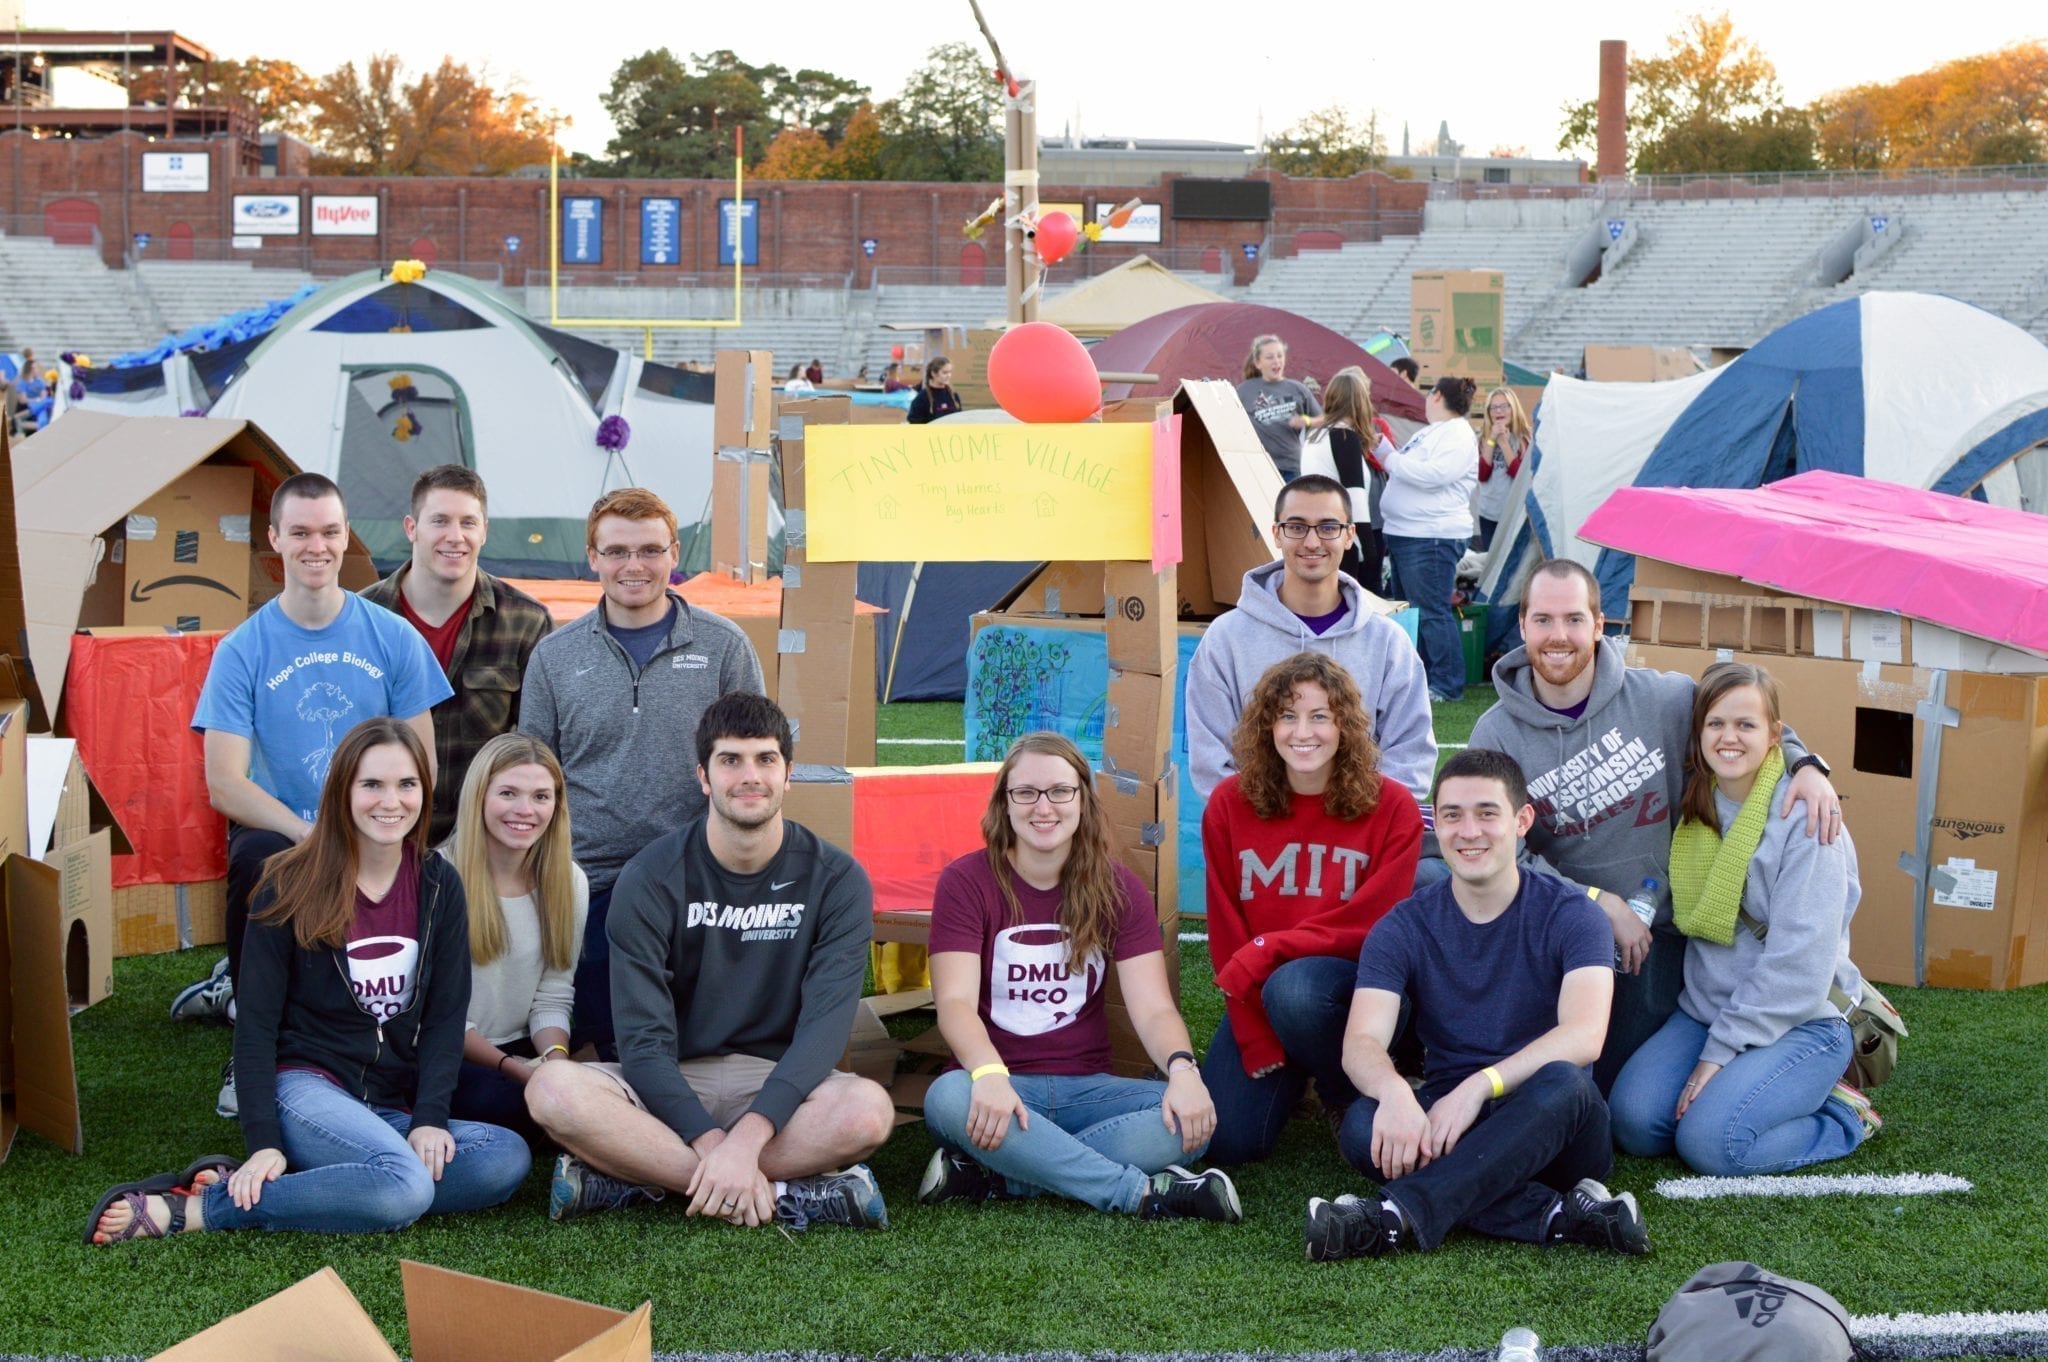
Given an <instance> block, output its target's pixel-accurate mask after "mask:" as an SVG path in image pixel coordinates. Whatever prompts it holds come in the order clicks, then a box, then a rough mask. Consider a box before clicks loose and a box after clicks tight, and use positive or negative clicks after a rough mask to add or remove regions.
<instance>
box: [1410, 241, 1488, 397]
mask: <svg viewBox="0 0 2048 1362" xmlns="http://www.w3.org/2000/svg"><path fill="white" fill-rule="evenodd" d="M1506 292H1507V284H1506V276H1505V275H1503V274H1502V273H1501V272H1500V271H1499V270H1417V271H1415V272H1414V274H1412V275H1410V276H1409V281H1408V312H1409V321H1408V353H1409V354H1410V355H1412V356H1414V358H1415V362H1416V363H1417V364H1418V365H1420V366H1421V367H1422V375H1421V383H1422V386H1423V387H1425V388H1426V387H1428V386H1429V385H1430V384H1432V383H1434V382H1436V381H1437V380H1438V379H1439V378H1448V377H1451V376H1454V375H1455V376H1458V377H1462V378H1469V379H1471V380H1472V381H1473V382H1474V383H1476V384H1478V385H1479V386H1480V387H1481V388H1488V387H1492V386H1494V385H1495V384H1498V383H1499V382H1500V381H1501V377H1502V375H1503V373H1504V370H1503V369H1502V368H1501V346H1502V344H1503V342H1504V341H1505V340H1506V331H1507V328H1506V325H1505V322H1504V320H1503V319H1504V317H1505V306H1506V304H1505V296H1506Z"/></svg>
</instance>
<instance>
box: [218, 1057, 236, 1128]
mask: <svg viewBox="0 0 2048 1362" xmlns="http://www.w3.org/2000/svg"><path fill="white" fill-rule="evenodd" d="M213 1114H214V1115H216V1116H223V1117H226V1118H227V1119H228V1120H230V1121H235V1120H239V1119H241V1115H242V1104H241V1103H240V1102H239V1101H237V1100H236V1098H235V1061H234V1057H233V1056H232V1055H231V1056H229V1057H228V1062H227V1063H225V1064H223V1065H221V1066H220V1096H218V1097H216V1098H214V1099H213Z"/></svg>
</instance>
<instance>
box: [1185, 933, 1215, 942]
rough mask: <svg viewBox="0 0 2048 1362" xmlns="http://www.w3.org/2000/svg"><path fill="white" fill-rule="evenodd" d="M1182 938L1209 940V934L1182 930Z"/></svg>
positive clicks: (1186, 939) (1187, 939)
mask: <svg viewBox="0 0 2048 1362" xmlns="http://www.w3.org/2000/svg"><path fill="white" fill-rule="evenodd" d="M1180 939H1181V940H1183V941H1207V940H1208V939H1209V934H1208V933H1207V932H1182V933H1181V934H1180Z"/></svg>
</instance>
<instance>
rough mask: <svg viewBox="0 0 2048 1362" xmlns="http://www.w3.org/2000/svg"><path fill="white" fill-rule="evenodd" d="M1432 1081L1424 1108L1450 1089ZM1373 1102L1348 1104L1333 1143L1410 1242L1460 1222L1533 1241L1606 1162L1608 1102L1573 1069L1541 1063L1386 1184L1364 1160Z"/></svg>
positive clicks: (1436, 1240)
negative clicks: (1436, 1153)
mask: <svg viewBox="0 0 2048 1362" xmlns="http://www.w3.org/2000/svg"><path fill="white" fill-rule="evenodd" d="M1455 1086H1456V1084H1453V1083H1443V1084H1441V1085H1430V1086H1426V1087H1424V1088H1423V1090H1422V1092H1421V1093H1420V1094H1419V1098H1420V1100H1421V1102H1422V1107H1423V1110H1425V1111H1427V1110H1428V1109H1429V1108H1430V1107H1432V1106H1434V1105H1435V1104H1436V1102H1437V1101H1438V1099H1440V1098H1442V1097H1443V1096H1444V1095H1445V1094H1446V1093H1448V1092H1450V1090H1451V1089H1452V1088H1453V1087H1455ZM1378 1111H1379V1103H1377V1102H1375V1101H1373V1100H1372V1099H1371V1098H1369V1097H1361V1098H1359V1099H1358V1100H1357V1101H1356V1102H1353V1103H1352V1104H1351V1110H1350V1112H1349V1113H1347V1114H1346V1115H1345V1117H1344V1126H1343V1129H1341V1130H1340V1131H1338V1133H1337V1147H1338V1148H1339V1149H1340V1150H1341V1151H1342V1152H1343V1154H1344V1157H1345V1159H1346V1160H1347V1161H1348V1162H1349V1163H1350V1164H1351V1166H1352V1167H1353V1168H1356V1169H1357V1170H1358V1171H1359V1172H1361V1173H1363V1174H1365V1175H1366V1176H1367V1177H1369V1178H1371V1179H1372V1180H1373V1181H1374V1182H1377V1183H1379V1184H1380V1194H1381V1195H1382V1196H1384V1197H1385V1198H1386V1199H1387V1200H1389V1201H1392V1202H1393V1203H1394V1204H1395V1205H1396V1206H1398V1207H1400V1208H1401V1215H1402V1218H1403V1219H1405V1220H1406V1221H1407V1222H1408V1228H1409V1231H1410V1232H1411V1233H1412V1234H1413V1235H1414V1236H1415V1242H1416V1243H1417V1244H1418V1245H1420V1246H1421V1247H1422V1248H1425V1249H1433V1248H1435V1247H1436V1246H1437V1245H1439V1244H1441V1243H1443V1241H1444V1237H1445V1236H1446V1235H1448V1234H1449V1233H1450V1232H1451V1230H1452V1229H1453V1228H1454V1227H1455V1226H1458V1225H1463V1226H1464V1227H1465V1228H1467V1229H1470V1230H1476V1231H1478V1232H1479V1233H1481V1234H1486V1235H1491V1236H1493V1237H1494V1238H1496V1239H1514V1240H1519V1241H1520V1242H1522V1243H1525V1244H1540V1243H1542V1242H1543V1239H1544V1230H1545V1229H1546V1228H1548V1225H1549V1220H1550V1208H1551V1207H1552V1206H1554V1205H1556V1204H1557V1199H1558V1196H1559V1194H1560V1193H1563V1192H1568V1191H1570V1190H1571V1189H1572V1187H1573V1185H1574V1184H1576V1183H1577V1182H1578V1181H1579V1179H1581V1178H1604V1177H1606V1176H1607V1173H1608V1170H1609V1169H1611V1168H1612V1167H1613V1166H1614V1144H1613V1141H1612V1140H1611V1139H1610V1138H1609V1136H1608V1128H1607V1103H1605V1102H1604V1101H1602V1100H1601V1099H1600V1093H1599V1090H1598V1089H1596V1088H1595V1087H1594V1086H1593V1079H1592V1076H1591V1075H1590V1074H1588V1073H1587V1072H1586V1071H1585V1070H1584V1069H1581V1068H1580V1067H1578V1066H1577V1065H1576V1064H1566V1063H1564V1062H1562V1061H1559V1062H1557V1063H1553V1064H1546V1065H1544V1066H1543V1067H1542V1068H1540V1069H1538V1070H1537V1071H1536V1072H1535V1073H1533V1074H1531V1075H1530V1076H1529V1079H1528V1081H1527V1082H1525V1083H1523V1084H1522V1086H1520V1087H1519V1088H1516V1089H1515V1090H1514V1091H1513V1092H1511V1093H1509V1094H1508V1095H1507V1096H1505V1097H1502V1098H1500V1099H1498V1100H1495V1101H1488V1102H1487V1103H1486V1105H1484V1106H1483V1107H1481V1108H1480V1109H1479V1118H1478V1119H1477V1120H1475V1121H1474V1122H1473V1123H1472V1127H1471V1129H1469V1130H1467V1131H1466V1132H1465V1136H1464V1138H1463V1139H1461V1140H1459V1141H1458V1144H1457V1147H1456V1148H1455V1149H1453V1150H1451V1152H1450V1153H1448V1154H1446V1155H1444V1156H1443V1157H1442V1158H1440V1159H1436V1160H1434V1161H1432V1162H1430V1163H1428V1164H1425V1165H1423V1166H1422V1167H1421V1168H1418V1169H1416V1170H1415V1171H1414V1172H1412V1173H1410V1174H1408V1175H1407V1176H1406V1177H1400V1178H1393V1179H1389V1178H1387V1177H1386V1176H1385V1175H1384V1174H1382V1173H1381V1172H1380V1170H1379V1169H1378V1168H1377V1167H1375V1166H1374V1164H1373V1161H1372V1122H1373V1117H1374V1116H1375V1115H1376V1114H1377V1113H1378Z"/></svg>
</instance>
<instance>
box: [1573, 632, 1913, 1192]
mask: <svg viewBox="0 0 2048 1362" xmlns="http://www.w3.org/2000/svg"><path fill="white" fill-rule="evenodd" d="M1778 708H1779V706H1778V684H1777V682H1776V681H1774V680H1773V679H1772V678H1771V675H1770V673H1768V672H1766V671H1765V670H1764V669H1763V668H1761V667H1757V666H1752V665H1750V664H1749V663H1745V662H1719V663H1716V664H1714V665H1713V666H1712V667H1709V668H1708V669H1707V672H1706V675H1704V676H1703V677H1701V678H1700V684H1699V688H1698V690H1697V692H1696V693H1695V695H1694V697H1693V707H1692V743H1691V747H1690V750H1689V751H1688V752H1687V754H1686V763H1685V765H1686V772H1685V793H1684V796H1683V800H1682V802H1681V807H1680V811H1679V813H1680V818H1679V824H1678V828H1677V831H1676V832H1675V833H1674V834H1673V835H1672V839H1671V897H1672V908H1673V919H1674V923H1675V925H1676V926H1677V928H1678V930H1679V931H1680V932H1681V933H1682V934H1683V935H1684V936H1685V937H1686V947H1685V991H1684V992H1683V993H1682V994H1681V995H1680V996H1679V1001H1678V1011H1676V1012H1675V1013H1673V1014H1672V1016H1671V1019H1670V1020H1669V1021H1667V1022H1666V1023H1665V1024H1664V1026H1663V1028H1662V1029H1661V1030H1659V1031H1658V1032H1657V1034H1655V1035H1654V1036H1652V1037H1651V1038H1650V1039H1649V1040H1648V1041H1646V1042H1645V1043H1644V1044H1643V1046H1642V1048H1641V1049H1639V1050H1637V1051H1636V1052H1635V1054H1634V1055H1633V1056H1631V1057H1630V1059H1629V1061H1628V1063H1627V1064H1626V1065H1624V1066H1623V1068H1622V1070H1621V1074H1620V1076H1619V1077H1617V1078H1616V1079H1615V1082H1614V1091H1613V1092H1612V1094H1611V1095H1610V1096H1609V1099H1608V1101H1609V1105H1610V1107H1611V1108H1612V1112H1613V1122H1614V1138H1615V1143H1616V1144H1618V1145H1620V1147H1621V1148H1622V1149H1623V1150H1625V1151H1626V1152H1628V1153H1630V1154H1637V1155H1643V1156H1655V1155H1662V1154H1669V1153H1672V1152H1673V1151H1674V1150H1675V1151H1676V1152H1677V1154H1678V1156H1679V1157H1680V1158H1681V1159H1683V1160H1684V1161H1685V1163H1686V1165H1687V1166H1688V1167H1690V1168H1692V1169H1693V1171H1695V1172H1698V1173H1705V1174H1709V1175H1711V1176H1720V1177H1733V1176H1738V1175H1744V1174H1751V1173H1783V1172H1788V1171H1790V1170H1792V1169H1794V1168H1803V1167H1805V1166H1807V1165H1808V1164H1814V1163H1823V1162H1825V1161H1827V1160H1829V1159H1839V1158H1841V1157H1842V1156H1843V1155H1845V1154H1848V1153H1849V1152H1850V1151H1852V1150H1854V1149H1855V1148H1856V1146H1858V1145H1860V1144H1862V1143H1863V1141H1864V1140H1866V1139H1868V1138H1869V1137H1870V1136H1872V1135H1874V1134H1876V1133H1877V1131H1878V1128H1879V1127H1880V1126H1881V1125H1882V1124H1883V1122H1882V1121H1881V1120H1880V1119H1879V1117H1878V1114H1877V1113H1876V1112H1875V1111H1873V1110H1872V1109H1871V1106H1870V1102H1869V1099H1867V1098H1866V1097H1864V1095H1863V1094H1862V1093H1861V1092H1858V1091H1857V1090H1856V1089H1855V1088H1853V1087H1850V1086H1849V1085H1848V1083H1846V1082H1844V1081H1843V1073H1844V1071H1845V1070H1846V1069H1847V1068H1848V1065H1849V1060H1850V1056H1851V1054H1852V1041H1851V1039H1850V1033H1849V1024H1848V1022H1847V1021H1845V1020H1844V1019H1843V1012H1844V1011H1845V1008H1844V1007H1842V1006H1839V1005H1838V1003H1837V1002H1836V1001H1831V994H1832V995H1834V996H1835V997H1836V998H1838V999H1839V998H1846V999H1848V1000H1850V1001H1851V1002H1852V1003H1853V1001H1854V1000H1855V999H1858V998H1860V997H1861V996H1862V992H1863V976H1862V975H1861V974H1859V973H1858V972H1857V970H1856V966H1855V965H1854V963H1852V962H1851V961H1850V959H1849V919H1850V918H1851V916H1853V915H1854V913H1855V911H1856V903H1857V900H1858V899H1859V898H1860V897H1861V892H1862V891H1861V888H1860V886H1859V884H1858V881H1857V877H1856V852H1855V847H1854V845H1853V843H1851V841H1850V840H1849V834H1848V830H1847V829H1846V828H1845V829H1844V830H1843V832H1842V835H1841V836H1840V837H1838V838H1836V839H1835V841H1834V842H1833V843H1832V844H1827V843H1822V842H1820V841H1818V840H1816V839H1814V838H1810V837H1806V836H1803V835H1800V833H1799V829H1800V828H1801V827H1802V826H1803V825H1802V824H1801V823H1800V821H1799V820H1798V819H1796V818H1794V819H1782V818H1772V817H1771V816H1770V811H1771V801H1772V800H1773V799H1774V798H1776V799H1782V798H1783V797H1784V794H1785V787H1786V785H1787V784H1788V783H1789V777H1787V776H1786V775H1785V758H1784V754H1783V752H1782V751H1781V750H1780V748H1779V738H1780V736H1781V735H1782V733H1783V731H1784V725H1783V724H1781V723H1780V722H1779V718H1778Z"/></svg>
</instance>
